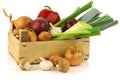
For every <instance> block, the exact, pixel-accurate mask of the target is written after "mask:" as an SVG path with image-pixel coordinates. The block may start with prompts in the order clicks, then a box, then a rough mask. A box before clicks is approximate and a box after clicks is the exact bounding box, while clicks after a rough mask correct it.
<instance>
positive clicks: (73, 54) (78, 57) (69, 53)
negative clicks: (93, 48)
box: [64, 47, 84, 66]
mask: <svg viewBox="0 0 120 80" xmlns="http://www.w3.org/2000/svg"><path fill="white" fill-rule="evenodd" d="M64 57H65V58H66V59H67V60H68V61H69V63H70V65H71V66H78V65H80V64H82V62H83V61H84V55H83V49H82V48H80V49H76V48H74V47H70V48H68V49H67V50H66V51H65V54H64Z"/></svg>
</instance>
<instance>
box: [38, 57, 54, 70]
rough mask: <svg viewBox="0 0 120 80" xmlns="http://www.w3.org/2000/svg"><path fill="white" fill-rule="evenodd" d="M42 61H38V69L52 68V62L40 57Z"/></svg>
mask: <svg viewBox="0 0 120 80" xmlns="http://www.w3.org/2000/svg"><path fill="white" fill-rule="evenodd" d="M40 59H41V60H42V61H41V62H40V64H39V66H40V69H42V70H44V71H48V70H51V69H52V68H53V63H52V62H51V61H49V60H45V59H44V58H40Z"/></svg>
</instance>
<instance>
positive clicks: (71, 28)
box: [3, 1, 118, 72]
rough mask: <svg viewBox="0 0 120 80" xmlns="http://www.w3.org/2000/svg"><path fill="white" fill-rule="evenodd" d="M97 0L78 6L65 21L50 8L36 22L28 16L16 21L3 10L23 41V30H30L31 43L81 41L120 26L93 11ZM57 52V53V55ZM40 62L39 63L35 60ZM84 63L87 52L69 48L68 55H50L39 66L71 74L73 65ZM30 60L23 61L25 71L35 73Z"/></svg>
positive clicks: (16, 33)
mask: <svg viewBox="0 0 120 80" xmlns="http://www.w3.org/2000/svg"><path fill="white" fill-rule="evenodd" d="M92 5H93V1H90V2H88V3H87V4H85V5H84V6H82V7H77V8H76V10H74V11H73V13H71V14H70V15H68V16H67V17H65V18H63V19H61V18H60V15H59V13H58V12H56V11H54V10H52V9H51V8H50V7H49V6H45V7H47V9H46V8H45V9H43V10H41V11H40V12H39V13H38V15H37V17H36V19H31V18H30V17H28V16H20V17H18V18H17V19H16V20H12V15H11V14H10V15H8V14H7V13H6V11H5V9H3V12H4V14H5V16H7V17H9V19H10V22H12V23H13V25H14V28H13V31H12V32H13V35H14V36H15V37H17V38H18V39H19V37H20V30H27V31H28V35H29V41H31V42H36V41H52V40H69V39H80V38H85V37H90V36H97V35H100V34H101V31H103V30H105V29H107V28H109V27H111V26H114V25H116V24H117V23H118V21H117V20H114V19H113V18H112V17H111V16H110V15H104V16H101V14H102V12H101V11H99V10H98V9H96V8H92ZM86 10H88V11H87V12H86V13H85V14H84V15H82V16H80V17H79V18H77V16H78V15H80V14H81V13H83V12H85V11H86ZM56 53H57V52H56ZM35 61H36V60H35ZM83 62H84V51H83V49H82V48H79V49H78V48H76V47H71V46H70V47H69V48H68V49H66V51H65V52H64V56H60V55H57V54H55V55H50V56H49V57H48V58H46V59H43V58H38V59H37V63H39V67H40V68H41V70H45V71H46V70H52V68H53V67H54V66H55V67H56V68H57V69H58V70H59V71H61V72H67V71H69V69H70V66H79V65H81V64H82V63H83ZM31 63H34V61H33V62H30V61H29V60H28V59H26V58H24V59H21V60H20V64H19V66H20V68H21V69H22V70H31V68H32V66H31Z"/></svg>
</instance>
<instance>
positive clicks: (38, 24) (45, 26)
mask: <svg viewBox="0 0 120 80" xmlns="http://www.w3.org/2000/svg"><path fill="white" fill-rule="evenodd" d="M30 27H31V28H32V29H33V30H34V31H35V32H36V33H37V34H39V33H41V32H42V31H48V30H49V23H48V22H47V21H46V20H45V19H44V18H37V19H35V20H33V21H32V23H31V26H30Z"/></svg>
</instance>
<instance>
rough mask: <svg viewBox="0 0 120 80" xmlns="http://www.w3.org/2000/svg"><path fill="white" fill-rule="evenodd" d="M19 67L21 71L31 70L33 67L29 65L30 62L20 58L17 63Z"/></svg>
mask: <svg viewBox="0 0 120 80" xmlns="http://www.w3.org/2000/svg"><path fill="white" fill-rule="evenodd" d="M19 67H20V69H21V70H31V69H32V67H33V66H32V65H30V62H29V60H28V59H27V58H22V59H20V61H19Z"/></svg>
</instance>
